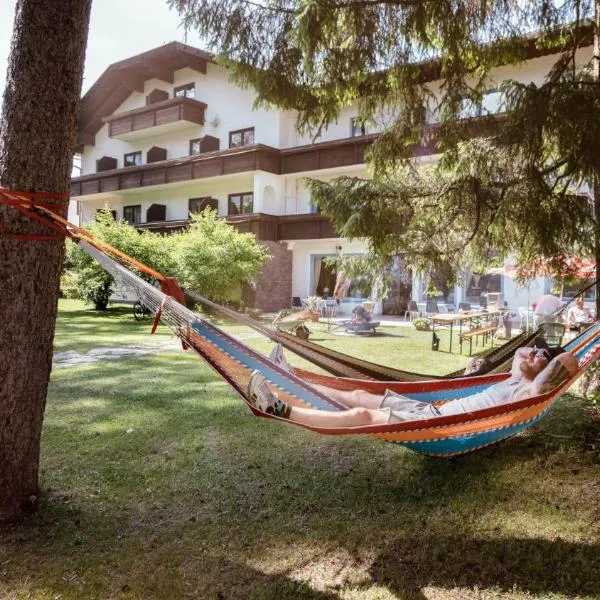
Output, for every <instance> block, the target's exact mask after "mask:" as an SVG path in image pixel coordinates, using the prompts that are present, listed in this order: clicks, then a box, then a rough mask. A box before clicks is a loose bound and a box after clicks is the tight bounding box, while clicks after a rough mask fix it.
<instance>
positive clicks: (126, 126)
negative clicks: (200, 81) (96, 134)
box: [104, 97, 206, 141]
mask: <svg viewBox="0 0 600 600" xmlns="http://www.w3.org/2000/svg"><path fill="white" fill-rule="evenodd" d="M205 110H206V104H204V102H200V101H198V100H194V99H193V98H185V97H177V98H170V99H169V100H163V101H162V102H156V103H154V104H148V105H147V106H143V107H142V108H136V109H134V110H129V111H127V112H124V113H120V114H116V115H112V116H110V117H106V118H105V119H104V122H105V123H108V135H109V137H111V138H117V139H119V140H127V141H130V140H136V139H141V138H144V137H147V136H150V135H152V136H154V135H158V134H162V133H169V132H172V131H178V130H180V129H187V128H189V127H197V126H198V125H203V124H204V111H205ZM150 130H151V131H150Z"/></svg>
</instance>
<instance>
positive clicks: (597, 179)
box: [593, 0, 600, 319]
mask: <svg viewBox="0 0 600 600" xmlns="http://www.w3.org/2000/svg"><path fill="white" fill-rule="evenodd" d="M594 10H595V13H594V60H593V73H594V80H595V82H596V85H600V0H596V1H595V2H594ZM593 187H594V219H595V221H596V231H595V234H594V258H595V259H596V318H597V319H600V281H598V278H599V275H600V173H599V172H598V171H596V173H595V174H594V182H593Z"/></svg>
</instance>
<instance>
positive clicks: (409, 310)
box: [404, 300, 421, 323]
mask: <svg viewBox="0 0 600 600" xmlns="http://www.w3.org/2000/svg"><path fill="white" fill-rule="evenodd" d="M420 316H421V313H420V312H419V307H418V306H417V303H416V302H415V301H414V300H409V302H408V306H407V307H406V311H405V312H404V318H405V319H406V317H408V320H409V321H410V322H411V323H412V321H413V319H417V318H418V317H420Z"/></svg>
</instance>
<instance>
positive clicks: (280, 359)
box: [269, 344, 292, 373]
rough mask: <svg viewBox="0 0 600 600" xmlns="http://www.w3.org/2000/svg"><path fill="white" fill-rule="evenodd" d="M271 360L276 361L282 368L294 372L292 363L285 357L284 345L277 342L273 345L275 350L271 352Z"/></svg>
mask: <svg viewBox="0 0 600 600" xmlns="http://www.w3.org/2000/svg"><path fill="white" fill-rule="evenodd" d="M269 360H270V361H271V362H274V363H275V364H276V365H277V366H278V367H279V368H280V369H283V370H284V371H285V372H286V373H291V372H292V367H291V365H290V363H288V361H287V360H286V358H285V355H284V354H283V346H282V345H281V344H275V346H273V350H271V353H270V354H269Z"/></svg>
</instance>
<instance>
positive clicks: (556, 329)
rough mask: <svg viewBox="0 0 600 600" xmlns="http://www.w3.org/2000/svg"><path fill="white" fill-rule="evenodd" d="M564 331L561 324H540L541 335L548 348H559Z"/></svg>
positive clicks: (563, 326)
mask: <svg viewBox="0 0 600 600" xmlns="http://www.w3.org/2000/svg"><path fill="white" fill-rule="evenodd" d="M565 329H566V327H565V325H563V324H562V323H540V330H541V335H542V337H543V338H544V339H545V340H546V343H547V344H548V346H560V345H561V343H562V339H563V337H564V335H565Z"/></svg>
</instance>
